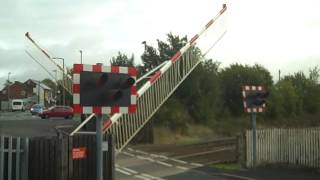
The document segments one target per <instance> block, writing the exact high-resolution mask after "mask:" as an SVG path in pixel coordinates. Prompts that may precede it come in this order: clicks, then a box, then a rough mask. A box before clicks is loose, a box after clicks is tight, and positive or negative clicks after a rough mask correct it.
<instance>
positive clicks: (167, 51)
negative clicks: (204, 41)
mask: <svg viewBox="0 0 320 180" xmlns="http://www.w3.org/2000/svg"><path fill="white" fill-rule="evenodd" d="M157 42H158V47H157V48H154V47H152V46H150V45H148V44H147V43H146V42H143V44H144V46H145V48H144V52H143V54H142V56H141V60H142V66H141V67H143V72H144V73H145V72H148V71H150V70H152V69H153V68H155V67H157V66H158V65H160V64H161V63H162V62H164V61H166V60H169V59H170V58H171V57H172V56H173V55H174V54H175V53H176V52H178V51H179V50H180V49H181V48H182V47H183V46H184V45H185V44H186V43H187V42H188V41H187V37H186V36H184V37H182V38H181V37H180V36H177V35H173V34H172V33H169V34H167V41H166V42H165V41H161V40H157Z"/></svg>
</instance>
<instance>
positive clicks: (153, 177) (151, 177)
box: [141, 173, 164, 180]
mask: <svg viewBox="0 0 320 180" xmlns="http://www.w3.org/2000/svg"><path fill="white" fill-rule="evenodd" d="M141 175H142V176H144V177H147V178H150V179H156V180H164V179H162V178H160V177H155V176H151V175H150V174H145V173H141Z"/></svg>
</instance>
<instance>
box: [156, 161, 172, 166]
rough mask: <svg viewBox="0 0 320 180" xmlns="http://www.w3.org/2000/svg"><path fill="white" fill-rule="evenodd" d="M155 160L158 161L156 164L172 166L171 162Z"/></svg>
mask: <svg viewBox="0 0 320 180" xmlns="http://www.w3.org/2000/svg"><path fill="white" fill-rule="evenodd" d="M155 162H156V163H158V164H161V165H164V166H167V167H172V166H173V165H172V164H169V163H165V162H162V161H155Z"/></svg>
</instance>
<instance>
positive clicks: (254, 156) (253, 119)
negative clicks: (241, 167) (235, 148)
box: [251, 112, 257, 166]
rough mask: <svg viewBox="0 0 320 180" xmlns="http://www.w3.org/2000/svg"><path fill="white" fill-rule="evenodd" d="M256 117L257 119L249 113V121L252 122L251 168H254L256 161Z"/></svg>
mask: <svg viewBox="0 0 320 180" xmlns="http://www.w3.org/2000/svg"><path fill="white" fill-rule="evenodd" d="M256 117H257V114H256V113H255V112H254V113H251V120H252V163H253V166H256V162H257V161H256V160H257V154H256V152H257V143H256V142H257V135H256V128H257V127H256V126H257V125H256Z"/></svg>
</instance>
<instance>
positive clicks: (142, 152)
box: [136, 150, 149, 155]
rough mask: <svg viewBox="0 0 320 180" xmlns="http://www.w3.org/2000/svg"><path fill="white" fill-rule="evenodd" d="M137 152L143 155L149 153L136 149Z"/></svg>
mask: <svg viewBox="0 0 320 180" xmlns="http://www.w3.org/2000/svg"><path fill="white" fill-rule="evenodd" d="M136 152H137V153H140V154H144V155H149V153H146V152H144V151H140V150H136Z"/></svg>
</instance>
